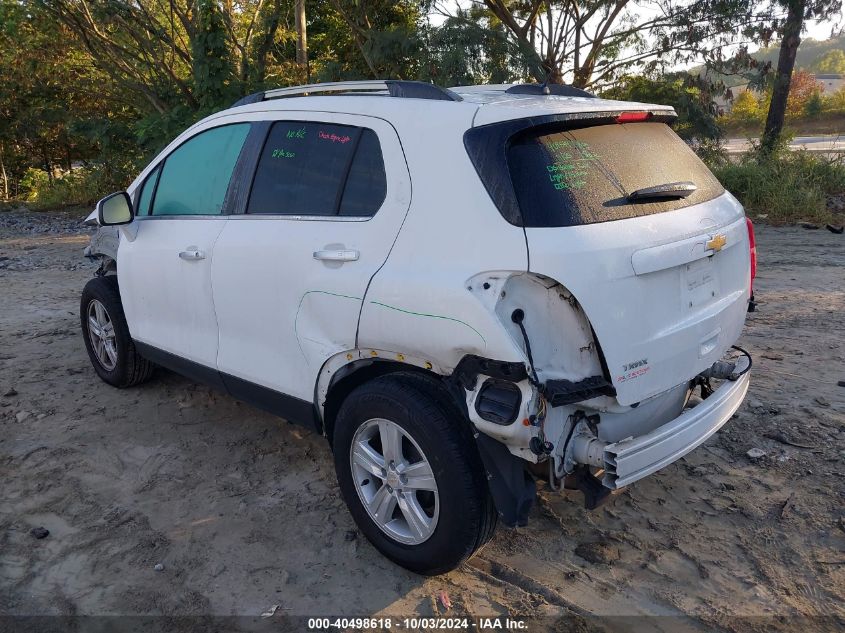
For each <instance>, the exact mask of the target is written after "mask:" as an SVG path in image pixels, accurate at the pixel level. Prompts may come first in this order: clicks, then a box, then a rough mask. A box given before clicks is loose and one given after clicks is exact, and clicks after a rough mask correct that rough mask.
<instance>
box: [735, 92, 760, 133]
mask: <svg viewBox="0 0 845 633" xmlns="http://www.w3.org/2000/svg"><path fill="white" fill-rule="evenodd" d="M763 116H764V112H763V109H762V108H761V107H760V100H759V99H758V98H757V96H756V95H755V94H754V93H753V92H752V91H750V90H743V91H742V92H740V93H739V94H738V95H737V96H736V98H735V99H734V103H733V107H732V108H731V113H730V115H729V117H728V119H729V120H730V121H731V122H735V123H738V124H739V125H742V126H751V125H755V126H756V125H760V124H761V123H762V122H763ZM758 129H759V128H758Z"/></svg>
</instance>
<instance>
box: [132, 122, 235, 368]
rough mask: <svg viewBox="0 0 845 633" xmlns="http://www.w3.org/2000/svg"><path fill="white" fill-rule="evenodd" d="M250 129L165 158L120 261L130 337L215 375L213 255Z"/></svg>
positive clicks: (188, 145) (191, 144) (214, 136)
mask: <svg viewBox="0 0 845 633" xmlns="http://www.w3.org/2000/svg"><path fill="white" fill-rule="evenodd" d="M250 127H251V126H250V124H249V123H237V124H232V125H224V126H221V127H216V128H212V129H207V130H205V131H203V132H200V133H199V134H197V135H195V136H193V137H191V138H189V139H188V140H187V141H185V142H184V143H182V144H181V145H179V146H178V147H177V148H176V149H175V150H173V151H172V152H171V153H170V154H168V155H167V156H166V157H165V158H164V160H163V162H162V163H160V165H159V166H158V167H157V168H156V169H154V170H153V171H152V172H151V174H150V176H148V178H147V180H146V181H145V182H144V184H143V185H142V187H141V190H140V195H139V196H138V204H137V207H138V208H137V216H136V219H135V221H134V222H133V224H132V225H130V227H129V229H128V230H127V231H126V232H125V233H124V235H123V236H122V237H121V241H120V246H119V248H118V254H117V268H118V282H119V284H120V288H121V291H122V292H121V300H122V302H123V309H124V312H125V314H126V320H127V322H128V324H129V331H130V334H131V335H132V338H133V339H134V340H135V341H137V342H139V343H141V344H142V346H143V345H146V346H151V347H153V348H156V350H159V351H163V352H166V353H169V354H172V355H175V356H177V357H179V358H180V359H184V360H188V361H193V362H194V363H198V364H200V365H203V366H205V367H207V368H211V369H212V370H213V369H214V367H215V365H216V360H217V319H216V316H215V312H214V301H213V296H212V292H211V272H212V271H211V255H212V250H213V248H214V242H215V241H216V240H217V238H218V237H219V235H220V233H221V231H222V230H223V227H224V226H225V224H226V217H227V216H226V215H224V214H223V211H224V201H225V198H226V192H227V189H228V187H229V181H230V179H231V176H232V171H233V170H234V167H235V163H236V162H237V159H238V155H239V154H240V151H241V148H242V146H243V144H244V140H245V139H246V136H247V134H248V133H249V130H250ZM133 237H134V239H133ZM186 373H191V372H189V371H188V372H186Z"/></svg>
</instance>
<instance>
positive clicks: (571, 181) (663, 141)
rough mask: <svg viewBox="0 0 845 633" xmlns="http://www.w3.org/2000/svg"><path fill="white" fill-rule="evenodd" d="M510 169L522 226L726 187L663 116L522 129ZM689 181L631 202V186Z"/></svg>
mask: <svg viewBox="0 0 845 633" xmlns="http://www.w3.org/2000/svg"><path fill="white" fill-rule="evenodd" d="M507 153H508V156H507V158H508V169H509V170H510V177H511V181H512V183H513V187H514V190H515V192H516V197H517V201H518V203H519V210H520V213H521V215H522V220H523V224H524V226H527V227H551V226H576V225H579V224H592V223H595V222H608V221H611V220H623V219H627V218H632V217H637V216H643V215H651V214H653V213H662V212H664V211H672V210H674V209H680V208H683V207H687V206H690V205H693V204H698V203H701V202H706V201H707V200H711V199H713V198H715V197H716V196H718V195H721V194H722V193H723V192H724V189H723V188H722V186H721V184H719V181H718V180H717V179H716V178H715V176H713V174H711V173H710V170H708V169H707V167H706V166H705V165H704V163H702V162H701V160H700V159H699V158H698V157H697V156H696V155H695V153H694V152H693V151H692V150H691V149H690V148H689V147H688V146H687V145H686V143H684V142H683V141H682V140H681V139H680V138H679V137H678V136H677V135H676V134H675V133H674V132H673V131H672V130H671V129H670V128H669V127H668V126H667V125H665V124H663V123H628V124H621V125H620V124H610V125H598V126H595V127H585V128H580V129H573V130H561V131H551V132H548V131H545V130H544V131H543V132H542V133H538V132H537V131H536V130H528V131H527V132H524V133H522V134H519V135H517V136H516V137H515V138H513V139H511V143H510V145H509V147H508V151H507ZM685 181H691V182H693V183H694V184H695V185H696V187H697V189H696V191H695V192H693V193H692V194H691V195H689V196H688V197H686V198H677V197H676V198H664V199H660V200H655V201H648V202H637V203H633V202H631V201H630V200H629V199H628V195H629V194H631V193H632V192H634V191H637V190H640V189H645V188H648V187H655V186H658V185H665V184H668V183H676V182H685Z"/></svg>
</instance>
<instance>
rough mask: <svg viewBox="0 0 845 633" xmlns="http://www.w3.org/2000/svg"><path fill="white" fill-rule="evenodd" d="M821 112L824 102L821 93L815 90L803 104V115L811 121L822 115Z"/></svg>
mask: <svg viewBox="0 0 845 633" xmlns="http://www.w3.org/2000/svg"><path fill="white" fill-rule="evenodd" d="M822 110H824V101H823V100H822V95H821V92H819V91H818V90H816V91H815V92H813V93H812V94H811V95H810V98H809V99H807V102H806V103H805V104H804V115H805V116H807V117H809V118H811V119H816V118H818V116H819V115H820V114H821V113H822Z"/></svg>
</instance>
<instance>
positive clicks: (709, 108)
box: [601, 75, 721, 140]
mask: <svg viewBox="0 0 845 633" xmlns="http://www.w3.org/2000/svg"><path fill="white" fill-rule="evenodd" d="M601 96H603V97H606V98H609V99H621V100H623V101H641V102H644V103H659V104H663V105H671V106H672V107H674V108H675V112H677V113H678V121H677V123H676V124H675V125H674V128H675V131H676V132H677V133H678V135H679V136H681V138H684V139H687V140H692V139H718V138H719V137H721V130H720V128H719V126H718V125H717V124H716V119H715V117H714V115H713V114H712V112H713V104H712V97H711V95H710V94H709V92H707V90H706V86H702V85H701V84H698V85H697V84H696V83H695V82H694V78H692V77H689V76H687V77H678V76H674V75H665V76H662V77H657V78H648V77H624V78H623V79H622V80H620V81H619V82H618V83H616V84H615V85H614V86H613V87H612V88H609V89H607V90H605V91H604V92H602V93H601Z"/></svg>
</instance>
